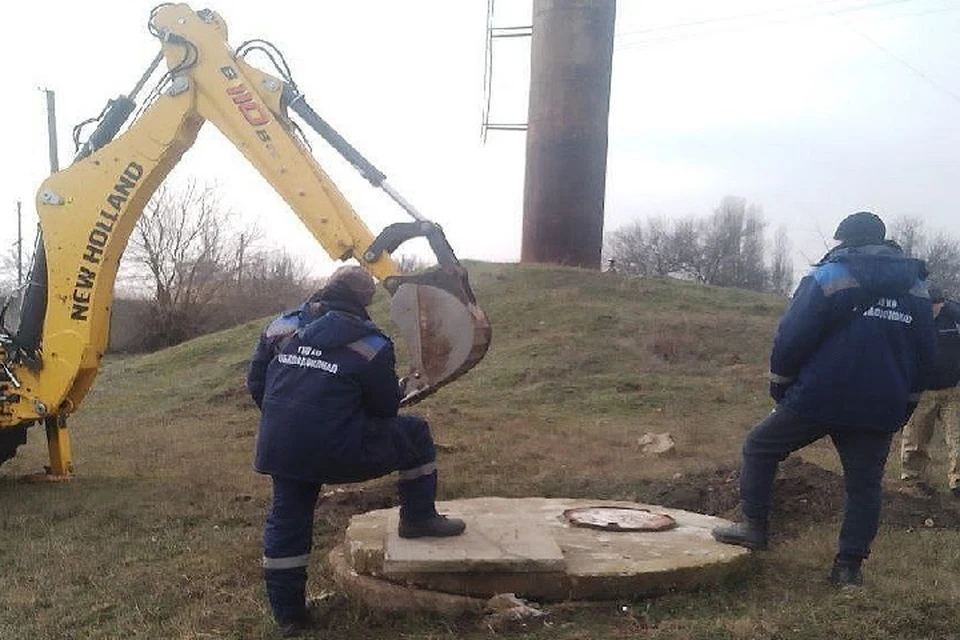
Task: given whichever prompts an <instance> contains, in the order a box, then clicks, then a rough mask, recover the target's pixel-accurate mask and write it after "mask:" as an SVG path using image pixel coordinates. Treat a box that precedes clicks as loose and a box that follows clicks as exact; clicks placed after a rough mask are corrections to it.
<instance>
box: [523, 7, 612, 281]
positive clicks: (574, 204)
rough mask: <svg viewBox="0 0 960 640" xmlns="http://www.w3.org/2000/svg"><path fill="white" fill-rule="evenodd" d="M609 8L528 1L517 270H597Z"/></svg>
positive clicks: (600, 243)
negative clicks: (522, 265) (540, 266)
mask: <svg viewBox="0 0 960 640" xmlns="http://www.w3.org/2000/svg"><path fill="white" fill-rule="evenodd" d="M615 16H616V0H533V30H532V31H533V34H532V44H531V69H530V105H529V112H528V122H527V160H526V176H525V184H524V197H523V241H522V246H521V254H520V261H521V262H546V263H553V264H563V265H570V266H577V267H586V268H591V269H599V268H600V260H601V250H602V247H603V201H604V192H605V186H606V172H607V116H608V113H609V108H610V77H611V69H612V64H613V34H614V22H615Z"/></svg>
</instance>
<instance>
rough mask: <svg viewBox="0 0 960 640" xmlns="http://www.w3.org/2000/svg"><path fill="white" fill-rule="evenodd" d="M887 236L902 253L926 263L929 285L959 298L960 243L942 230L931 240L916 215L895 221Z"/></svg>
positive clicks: (921, 221)
mask: <svg viewBox="0 0 960 640" xmlns="http://www.w3.org/2000/svg"><path fill="white" fill-rule="evenodd" d="M890 237H891V238H892V239H893V240H894V241H896V242H897V244H899V245H900V246H901V247H902V248H903V250H904V253H906V254H907V255H909V256H912V257H915V258H920V259H921V260H924V261H925V262H926V263H927V270H928V271H929V273H930V275H929V281H930V283H932V284H935V285H937V286H939V287H941V288H943V290H944V292H945V293H946V294H947V295H949V296H951V297H953V298H956V297H958V296H960V240H958V239H957V238H955V237H953V236H951V235H950V234H948V233H946V232H945V231H938V232H937V233H936V234H934V235H933V236H932V237H931V236H930V235H928V233H927V230H926V229H925V228H924V223H923V220H922V219H920V218H918V217H915V216H912V217H903V218H898V219H897V220H895V221H894V222H893V224H892V225H891V230H890Z"/></svg>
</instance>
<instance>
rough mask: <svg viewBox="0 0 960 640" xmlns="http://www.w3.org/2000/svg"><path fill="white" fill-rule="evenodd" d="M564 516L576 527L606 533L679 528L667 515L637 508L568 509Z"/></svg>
mask: <svg viewBox="0 0 960 640" xmlns="http://www.w3.org/2000/svg"><path fill="white" fill-rule="evenodd" d="M563 516H564V517H565V518H566V519H567V522H569V523H570V524H572V525H574V526H577V527H590V528H592V529H603V530H605V531H666V530H667V529H672V528H673V527H675V526H677V521H676V520H674V519H673V518H671V517H670V516H668V515H667V514H665V513H654V512H653V511H650V510H649V509H640V508H636V507H578V508H576V509H567V510H566V511H564V512H563Z"/></svg>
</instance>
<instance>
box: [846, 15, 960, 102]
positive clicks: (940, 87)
mask: <svg viewBox="0 0 960 640" xmlns="http://www.w3.org/2000/svg"><path fill="white" fill-rule="evenodd" d="M834 17H837V16H834ZM837 19H838V20H839V21H840V24H842V25H843V26H845V27H846V28H847V29H849V30H850V31H853V32H854V33H855V34H857V35H858V36H860V37H861V38H863V39H864V40H866V41H867V42H868V43H869V44H870V45H871V46H873V47H874V48H875V49H877V50H878V51H880V52H881V53H883V54H884V55H885V56H887V57H888V58H890V59H891V60H893V61H895V62H897V63H898V64H900V65H901V66H903V67H904V68H905V69H907V70H908V71H910V72H911V73H913V74H914V75H915V76H917V77H918V78H920V79H921V80H923V81H924V82H926V83H927V84H929V85H930V86H931V87H933V88H934V89H935V90H936V91H939V92H940V93H942V94H943V95H945V96H947V97H948V98H950V99H951V100H953V101H954V102H956V103H957V104H960V94H958V93H956V92H955V91H953V90H952V89H949V88H948V87H945V86H944V85H942V84H940V83H939V82H937V81H936V80H934V79H933V78H932V77H930V76H928V75H927V74H926V73H924V72H923V71H921V70H920V69H918V68H917V67H915V66H913V65H912V64H910V63H909V62H908V61H907V60H905V59H903V58H901V57H900V56H898V55H897V54H895V53H894V52H893V51H891V50H890V49H888V48H886V47H885V46H883V45H882V44H880V43H879V42H877V41H876V40H874V39H873V38H871V37H870V36H868V35H867V34H866V33H864V32H863V31H861V30H859V29H857V28H856V27H854V26H853V25H851V24H849V23H847V22H845V21H844V20H843V19H841V18H837Z"/></svg>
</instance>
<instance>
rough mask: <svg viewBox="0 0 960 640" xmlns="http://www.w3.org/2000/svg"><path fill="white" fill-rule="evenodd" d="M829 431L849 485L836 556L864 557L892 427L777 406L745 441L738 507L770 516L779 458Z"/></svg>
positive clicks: (757, 516) (752, 514)
mask: <svg viewBox="0 0 960 640" xmlns="http://www.w3.org/2000/svg"><path fill="white" fill-rule="evenodd" d="M825 436H830V439H831V440H832V441H833V446H834V447H835V448H836V450H837V453H838V454H839V456H840V463H841V464H842V465H843V481H844V488H845V490H846V504H845V506H844V513H843V524H842V525H841V527H840V541H839V550H838V553H837V558H839V559H842V560H851V561H859V560H863V559H864V558H866V557H868V556H869V555H870V544H871V543H872V542H873V539H874V537H876V535H877V528H878V527H879V524H880V506H881V502H882V491H881V486H882V484H881V483H882V481H883V469H884V466H886V462H887V456H888V454H889V453H890V441H891V440H892V438H893V434H892V433H888V432H885V431H880V430H873V429H862V428H853V427H843V426H838V425H831V424H826V423H823V422H816V421H814V420H809V419H807V418H804V417H802V416H799V415H797V414H795V413H793V412H791V411H790V410H788V409H785V408H783V407H777V408H776V409H775V410H774V412H773V413H771V414H770V415H769V416H767V417H766V418H765V419H764V420H763V421H761V422H760V423H759V424H758V425H757V426H755V427H754V428H753V429H752V430H751V431H750V433H749V434H748V435H747V438H746V441H745V442H744V444H743V465H742V467H741V470H740V509H741V511H742V512H743V515H744V516H746V517H747V518H750V519H753V520H760V521H764V522H766V521H767V519H768V517H769V513H770V504H771V499H772V494H773V481H774V478H775V477H776V475H777V468H778V466H779V464H780V463H781V462H782V461H783V460H785V459H786V458H787V456H789V455H790V454H791V453H793V452H794V451H797V450H799V449H802V448H803V447H805V446H807V445H809V444H812V443H814V442H816V441H817V440H819V439H820V438H823V437H825Z"/></svg>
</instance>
